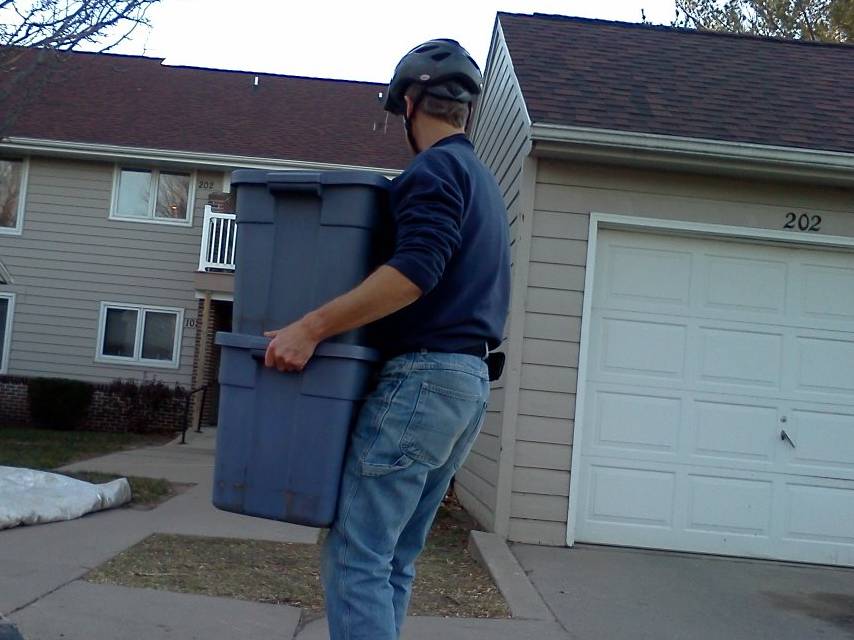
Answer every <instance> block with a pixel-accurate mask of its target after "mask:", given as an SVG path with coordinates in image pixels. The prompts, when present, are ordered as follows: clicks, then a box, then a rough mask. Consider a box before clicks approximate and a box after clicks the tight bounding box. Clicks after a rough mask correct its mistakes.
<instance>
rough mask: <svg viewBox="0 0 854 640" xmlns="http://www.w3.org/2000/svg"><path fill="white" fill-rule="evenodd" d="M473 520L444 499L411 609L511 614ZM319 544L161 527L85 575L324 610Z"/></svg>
mask: <svg viewBox="0 0 854 640" xmlns="http://www.w3.org/2000/svg"><path fill="white" fill-rule="evenodd" d="M474 526H475V523H474V521H473V520H472V519H471V517H470V516H468V514H466V512H465V511H464V510H463V509H462V508H461V507H460V506H459V504H458V503H456V501H454V500H452V499H449V500H447V501H446V502H445V504H444V505H443V506H442V508H441V510H440V511H439V515H438V516H437V518H436V522H435V524H434V526H433V530H432V532H431V534H430V537H429V539H428V541H427V546H426V548H425V550H424V553H423V554H422V556H421V558H420V559H419V561H418V565H417V572H418V573H417V576H416V579H415V585H414V587H413V593H412V604H411V607H410V613H411V614H412V615H430V616H449V617H466V618H506V617H508V616H509V609H508V607H507V603H506V602H505V601H504V598H503V597H502V595H501V593H500V592H499V591H498V589H497V588H496V586H495V583H494V582H493V581H492V579H491V578H490V576H489V574H488V572H487V571H486V570H485V569H484V568H483V567H482V566H481V565H480V564H478V563H477V562H476V561H475V560H474V559H473V558H472V557H471V555H470V554H469V553H468V551H467V544H468V536H469V531H470V530H471V529H472V528H474ZM319 553H320V546H319V545H307V544H293V543H280V542H265V541H257V540H234V539H224V538H203V537H194V536H177V535H164V534H156V535H153V536H150V537H149V538H146V539H145V540H143V541H142V542H141V543H139V544H138V545H136V546H134V547H132V548H130V549H128V550H127V551H125V552H124V553H122V554H120V555H118V556H116V557H115V558H113V559H112V560H110V561H109V562H107V563H106V564H104V565H102V566H100V567H98V568H97V569H95V570H94V571H92V572H91V573H90V574H89V575H88V576H87V578H86V579H87V580H89V581H90V582H96V583H111V584H119V585H124V586H128V587H139V588H152V589H164V590H167V591H180V592H186V593H199V594H204V595H209V596H219V597H226V598H238V599H241V600H253V601H256V602H266V603H274V604H289V605H292V606H296V607H302V608H303V609H305V610H306V613H307V614H308V617H309V618H313V617H317V616H320V615H322V612H323V590H322V587H321V583H320V575H319Z"/></svg>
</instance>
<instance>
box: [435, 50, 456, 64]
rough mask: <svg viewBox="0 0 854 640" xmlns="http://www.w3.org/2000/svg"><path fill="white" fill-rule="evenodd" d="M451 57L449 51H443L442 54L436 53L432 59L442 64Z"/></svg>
mask: <svg viewBox="0 0 854 640" xmlns="http://www.w3.org/2000/svg"><path fill="white" fill-rule="evenodd" d="M449 55H451V53H450V52H449V51H443V52H442V53H436V54H434V55H432V56H430V57H431V58H433V60H435V61H436V62H441V61H442V60H444V59H445V58H447V57H448V56H449Z"/></svg>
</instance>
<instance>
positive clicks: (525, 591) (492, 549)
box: [469, 531, 554, 621]
mask: <svg viewBox="0 0 854 640" xmlns="http://www.w3.org/2000/svg"><path fill="white" fill-rule="evenodd" d="M469 552H470V553H471V554H472V556H474V558H475V560H477V561H478V562H480V563H481V564H482V565H483V566H484V567H486V570H487V571H489V575H491V576H492V579H493V580H494V581H495V584H496V585H497V586H498V590H499V591H501V594H502V595H503V596H504V599H505V600H507V604H508V606H509V607H510V614H511V615H512V616H513V618H516V619H519V620H548V621H552V620H554V616H553V615H552V614H551V611H549V608H548V607H547V606H546V603H545V602H543V599H542V598H541V597H540V594H539V593H537V590H536V589H534V585H532V584H531V581H530V580H528V576H527V574H526V573H525V570H524V569H522V566H521V565H520V564H519V562H518V561H517V560H516V556H514V555H513V554H512V553H511V551H510V549H509V548H508V547H507V543H506V542H505V541H504V540H503V539H502V538H501V537H499V536H498V535H496V534H494V533H487V532H486V531H472V532H471V533H470V534H469Z"/></svg>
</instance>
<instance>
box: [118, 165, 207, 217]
mask: <svg viewBox="0 0 854 640" xmlns="http://www.w3.org/2000/svg"><path fill="white" fill-rule="evenodd" d="M193 182H194V180H193V174H190V173H179V172H173V171H160V170H159V169H131V168H125V167H121V168H120V167H116V173H115V178H114V180H113V206H112V211H111V212H110V217H111V218H116V219H121V220H135V221H141V222H160V223H164V224H183V225H190V224H192V221H193V215H192V212H193Z"/></svg>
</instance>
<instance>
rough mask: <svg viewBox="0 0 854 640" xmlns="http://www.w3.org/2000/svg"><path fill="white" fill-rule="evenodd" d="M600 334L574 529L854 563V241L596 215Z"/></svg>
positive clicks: (586, 538)
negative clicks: (816, 246) (608, 224)
mask: <svg viewBox="0 0 854 640" xmlns="http://www.w3.org/2000/svg"><path fill="white" fill-rule="evenodd" d="M588 339H589V341H590V342H589V357H588V361H587V391H586V395H585V398H584V403H585V410H584V424H583V425H578V426H577V428H578V427H581V428H582V429H583V436H582V438H581V449H580V452H581V457H580V467H579V468H578V469H577V470H576V472H575V473H576V474H577V477H579V484H578V487H579V489H580V496H579V509H578V520H577V523H576V531H575V537H576V539H577V540H578V541H581V542H600V543H606V544H621V545H633V546H643V547H652V548H663V549H679V550H685V551H699V552H709V553H722V554H731V555H746V556H755V557H763V558H779V559H786V560H796V561H806V562H819V563H828V564H840V565H854V258H852V256H851V255H850V254H847V253H843V252H836V251H820V250H805V249H796V248H789V247H786V246H772V245H751V244H747V243H742V242H726V241H721V240H708V239H700V238H681V237H678V236H666V235H653V234H645V233H636V232H618V231H602V232H600V234H599V241H598V245H597V259H596V266H595V284H594V291H593V309H592V314H591V322H590V334H589V337H588ZM783 430H785V433H786V435H787V436H788V438H789V439H790V440H791V441H792V442H793V443H794V446H792V445H791V444H789V442H788V440H785V439H782V438H781V432H782V431H783Z"/></svg>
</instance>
